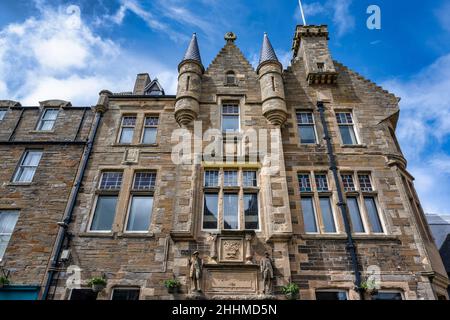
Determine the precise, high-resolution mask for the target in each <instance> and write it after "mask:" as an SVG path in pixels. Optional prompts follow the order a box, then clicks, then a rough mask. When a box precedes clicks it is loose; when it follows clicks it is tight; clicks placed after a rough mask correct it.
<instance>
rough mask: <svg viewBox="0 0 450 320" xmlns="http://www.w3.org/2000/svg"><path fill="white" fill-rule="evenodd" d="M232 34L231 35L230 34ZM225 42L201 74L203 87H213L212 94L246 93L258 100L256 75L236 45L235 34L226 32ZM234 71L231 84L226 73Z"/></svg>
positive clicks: (251, 98)
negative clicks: (233, 78)
mask: <svg viewBox="0 0 450 320" xmlns="http://www.w3.org/2000/svg"><path fill="white" fill-rule="evenodd" d="M230 34H231V35H232V36H231V35H230ZM225 39H226V44H225V46H224V47H223V48H222V49H221V50H220V51H219V53H218V54H217V56H216V57H215V58H214V60H213V61H212V62H211V64H210V65H209V66H208V68H207V69H206V71H205V74H204V76H203V88H208V89H214V90H213V92H211V93H214V94H234V95H240V94H241V95H246V96H247V99H250V100H253V101H255V100H260V99H261V98H260V87H259V82H258V76H257V74H256V71H255V70H254V69H253V67H252V65H251V64H250V62H249V61H248V60H247V59H246V58H245V56H244V55H243V53H242V52H241V50H240V49H239V48H238V47H237V46H236V44H235V42H234V41H235V40H236V36H235V35H234V34H232V33H227V36H226V37H225ZM230 73H234V76H235V78H236V81H235V83H234V84H233V85H230V83H229V82H228V81H227V74H228V75H229V74H230ZM209 91H211V90H209Z"/></svg>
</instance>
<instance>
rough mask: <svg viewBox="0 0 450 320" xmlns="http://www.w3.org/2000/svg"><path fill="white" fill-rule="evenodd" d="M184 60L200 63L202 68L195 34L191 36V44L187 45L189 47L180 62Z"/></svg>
mask: <svg viewBox="0 0 450 320" xmlns="http://www.w3.org/2000/svg"><path fill="white" fill-rule="evenodd" d="M186 60H193V61H197V62H198V63H200V65H202V66H203V63H202V58H201V56H200V49H199V48H198V42H197V34H196V33H194V34H193V35H192V39H191V42H190V43H189V47H188V48H187V50H186V53H185V54H184V58H183V60H182V61H181V62H183V61H186Z"/></svg>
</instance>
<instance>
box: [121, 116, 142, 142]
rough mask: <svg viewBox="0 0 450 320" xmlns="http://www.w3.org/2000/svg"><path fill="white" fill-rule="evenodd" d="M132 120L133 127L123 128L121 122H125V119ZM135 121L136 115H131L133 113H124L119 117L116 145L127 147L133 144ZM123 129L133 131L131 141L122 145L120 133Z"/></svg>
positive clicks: (136, 119)
mask: <svg viewBox="0 0 450 320" xmlns="http://www.w3.org/2000/svg"><path fill="white" fill-rule="evenodd" d="M132 117H133V118H134V126H129V125H127V126H124V125H123V122H124V120H125V118H132ZM137 121H138V115H137V114H133V113H130V114H128V113H124V114H121V116H120V123H119V130H118V135H117V138H116V143H117V144H119V145H124V146H128V145H132V144H133V143H134V138H135V134H136V126H137ZM124 128H132V129H133V134H132V136H131V141H130V142H129V143H123V142H122V133H123V129H124Z"/></svg>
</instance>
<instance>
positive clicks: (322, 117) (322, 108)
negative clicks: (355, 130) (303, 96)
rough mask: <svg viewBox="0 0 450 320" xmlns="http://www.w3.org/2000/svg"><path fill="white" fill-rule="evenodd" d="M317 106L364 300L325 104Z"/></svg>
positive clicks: (353, 265)
mask: <svg viewBox="0 0 450 320" xmlns="http://www.w3.org/2000/svg"><path fill="white" fill-rule="evenodd" d="M317 108H318V110H319V113H320V121H321V123H322V127H323V132H324V140H325V141H326V143H327V152H328V159H329V166H330V170H331V172H332V173H333V178H334V183H335V185H336V190H337V194H338V200H339V202H338V206H339V209H340V210H341V214H342V219H343V221H344V227H345V232H346V234H347V245H346V249H347V251H348V252H349V254H350V258H351V261H352V267H353V272H354V273H355V287H356V290H357V291H358V293H359V295H360V299H361V300H364V293H363V292H362V291H361V273H360V271H359V263H358V255H357V253H356V246H355V242H354V240H353V236H352V228H351V226H350V220H349V217H348V211H347V205H346V203H345V201H344V196H343V193H342V188H341V183H340V179H339V172H338V168H337V165H336V157H335V155H334V152H333V145H332V143H331V136H330V132H329V130H328V125H327V122H326V120H325V106H324V104H323V102H322V101H318V102H317Z"/></svg>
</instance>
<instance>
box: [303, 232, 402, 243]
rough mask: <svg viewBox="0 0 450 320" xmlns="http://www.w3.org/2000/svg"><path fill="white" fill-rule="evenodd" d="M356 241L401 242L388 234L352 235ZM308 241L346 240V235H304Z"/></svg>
mask: <svg viewBox="0 0 450 320" xmlns="http://www.w3.org/2000/svg"><path fill="white" fill-rule="evenodd" d="M352 236H353V239H354V240H377V241H399V238H398V237H397V236H393V235H387V234H352ZM301 238H302V239H306V240H346V239H347V235H346V234H345V233H336V234H333V233H322V234H302V235H301Z"/></svg>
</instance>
